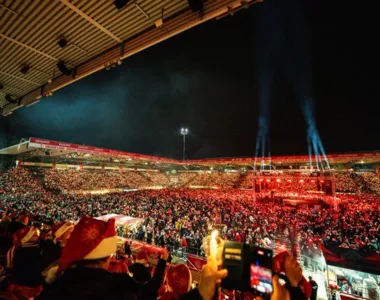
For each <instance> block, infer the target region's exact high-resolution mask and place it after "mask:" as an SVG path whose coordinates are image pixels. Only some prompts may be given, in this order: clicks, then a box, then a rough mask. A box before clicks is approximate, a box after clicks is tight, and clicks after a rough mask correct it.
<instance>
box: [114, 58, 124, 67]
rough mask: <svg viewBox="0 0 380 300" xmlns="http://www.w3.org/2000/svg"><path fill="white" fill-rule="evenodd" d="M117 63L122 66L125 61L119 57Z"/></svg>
mask: <svg viewBox="0 0 380 300" xmlns="http://www.w3.org/2000/svg"><path fill="white" fill-rule="evenodd" d="M116 63H117V64H118V65H119V66H120V65H121V64H122V63H123V62H122V61H121V59H120V58H119V59H118V60H117V61H116Z"/></svg>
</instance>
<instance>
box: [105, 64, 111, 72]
mask: <svg viewBox="0 0 380 300" xmlns="http://www.w3.org/2000/svg"><path fill="white" fill-rule="evenodd" d="M104 69H106V71H109V70H111V64H109V63H107V64H105V65H104Z"/></svg>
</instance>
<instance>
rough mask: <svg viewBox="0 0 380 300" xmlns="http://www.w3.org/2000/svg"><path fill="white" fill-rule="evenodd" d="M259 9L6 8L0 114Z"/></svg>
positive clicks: (102, 1)
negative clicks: (190, 32)
mask: <svg viewBox="0 0 380 300" xmlns="http://www.w3.org/2000/svg"><path fill="white" fill-rule="evenodd" d="M259 1H260V2H261V1H262V0H244V1H236V0H205V1H204V6H203V12H202V13H200V12H199V11H196V12H194V11H192V9H191V8H190V6H189V2H188V0H129V1H126V0H124V1H122V0H120V1H115V2H119V3H121V2H125V3H127V4H126V5H125V6H124V7H123V8H121V9H117V8H116V6H115V5H114V1H113V0H51V1H37V0H4V1H2V2H1V3H0V28H1V30H0V57H1V60H0V114H1V113H2V114H3V115H5V116H7V115H8V114H10V113H12V112H13V111H14V110H15V109H17V108H19V107H22V106H28V105H32V104H34V103H37V102H38V101H39V99H40V98H41V97H48V96H51V95H52V93H53V92H54V91H56V90H59V89H61V88H62V87H64V86H66V85H68V84H70V83H72V82H74V81H76V80H79V79H81V78H83V77H86V76H88V75H90V74H92V73H94V72H96V71H99V70H101V69H103V68H107V69H109V68H111V66H117V64H120V63H121V60H123V59H125V58H127V57H129V56H131V55H133V54H135V53H138V52H140V51H142V50H144V49H146V48H148V47H150V46H152V45H155V44H157V43H159V42H161V41H163V40H166V39H168V38H170V37H172V36H175V35H177V34H179V33H181V32H183V31H185V30H187V29H190V28H192V27H194V26H196V25H198V24H201V23H203V22H205V21H208V20H211V19H213V18H220V17H223V16H224V15H227V14H233V13H234V12H236V11H237V10H240V9H241V8H248V7H249V6H250V5H251V4H254V3H256V2H259ZM193 9H194V7H193ZM58 41H61V43H60V45H59V44H58ZM65 43H67V44H66V45H65ZM62 46H63V47H62ZM59 62H63V65H61V68H59V67H58V66H57V64H58V63H59ZM62 66H63V68H62ZM64 68H66V70H65V69H64ZM63 72H64V73H66V75H64V74H63Z"/></svg>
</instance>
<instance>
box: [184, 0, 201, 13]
mask: <svg viewBox="0 0 380 300" xmlns="http://www.w3.org/2000/svg"><path fill="white" fill-rule="evenodd" d="M187 2H189V6H190V8H191V10H192V11H193V12H197V11H202V10H203V0H187Z"/></svg>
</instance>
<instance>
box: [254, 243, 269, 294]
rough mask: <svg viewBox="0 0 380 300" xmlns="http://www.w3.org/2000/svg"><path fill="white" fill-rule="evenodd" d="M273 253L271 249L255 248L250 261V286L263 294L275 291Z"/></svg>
mask: <svg viewBox="0 0 380 300" xmlns="http://www.w3.org/2000/svg"><path fill="white" fill-rule="evenodd" d="M272 255H273V254H272V251H271V250H269V249H255V253H254V255H253V259H252V260H251V263H250V287H251V289H254V290H256V291H257V292H259V293H261V294H267V295H270V294H271V293H272V292H273V287H272Z"/></svg>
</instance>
